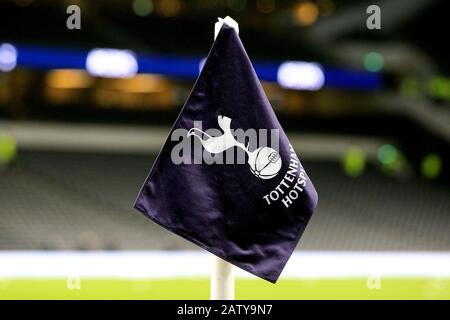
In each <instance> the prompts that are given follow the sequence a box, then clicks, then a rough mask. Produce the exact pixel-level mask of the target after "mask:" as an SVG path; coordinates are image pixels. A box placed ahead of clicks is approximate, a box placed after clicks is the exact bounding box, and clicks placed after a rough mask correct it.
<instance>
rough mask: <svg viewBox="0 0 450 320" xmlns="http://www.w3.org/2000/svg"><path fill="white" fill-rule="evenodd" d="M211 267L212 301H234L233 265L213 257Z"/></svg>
mask: <svg viewBox="0 0 450 320" xmlns="http://www.w3.org/2000/svg"><path fill="white" fill-rule="evenodd" d="M211 267H212V268H211V300H234V267H233V265H232V264H231V263H228V262H226V261H225V260H222V259H220V258H219V257H216V256H213V257H212V266H211Z"/></svg>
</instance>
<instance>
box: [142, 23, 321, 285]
mask: <svg viewBox="0 0 450 320" xmlns="http://www.w3.org/2000/svg"><path fill="white" fill-rule="evenodd" d="M299 76H301V75H299ZM208 130H210V132H209V131H208ZM239 130H240V131H239ZM264 130H265V131H264ZM238 133H240V134H241V136H239V134H238ZM246 133H247V135H246ZM255 137H256V138H255ZM239 155H241V156H242V159H240V160H241V161H238V160H239V159H238V158H239ZM317 199H318V198H317V192H316V190H315V188H314V186H313V184H312V182H311V180H310V179H309V177H308V175H307V174H306V172H305V170H304V168H303V166H302V165H301V163H300V161H299V159H298V157H297V155H296V153H295V151H294V149H293V148H292V146H291V145H290V143H289V140H288V138H287V136H286V134H285V133H284V131H283V129H282V127H281V125H280V124H279V122H278V120H277V118H276V116H275V113H274V111H273V110H272V107H271V106H270V103H269V101H268V99H267V97H266V95H265V93H264V91H263V89H262V87H261V84H260V82H259V80H258V77H257V75H256V73H255V71H254V69H253V66H252V64H251V62H250V59H249V58H248V56H247V53H246V52H245V49H244V47H243V45H242V43H241V40H240V39H239V36H238V34H237V33H236V31H235V30H234V29H233V28H232V27H230V26H228V25H227V24H225V23H224V24H223V26H222V28H221V29H220V32H219V34H218V36H217V39H216V40H215V42H214V44H213V46H212V48H211V50H210V52H209V55H208V57H207V59H206V61H205V63H204V66H203V68H202V70H201V73H200V75H199V78H198V79H197V81H196V83H195V85H194V88H193V89H192V91H191V94H190V96H189V98H188V99H187V101H186V103H185V105H184V107H183V108H182V110H181V113H180V115H179V116H178V118H177V120H176V122H175V124H174V126H173V128H172V130H171V132H170V134H169V137H168V139H167V141H166V142H165V144H164V146H163V148H162V150H161V151H160V153H159V155H158V157H157V158H156V160H155V163H154V164H153V167H152V168H151V170H150V173H149V175H148V177H147V179H146V181H145V182H144V185H143V186H142V188H141V190H140V192H139V195H138V197H137V199H136V202H135V205H134V207H135V208H136V209H137V210H139V211H140V212H142V213H143V214H144V215H145V216H147V217H148V218H150V219H151V220H153V221H155V222H156V223H158V224H159V225H161V226H163V227H165V228H166V229H168V230H170V231H172V232H174V233H176V234H177V235H179V236H182V237H183V238H185V239H187V240H189V241H191V242H193V243H195V244H197V245H198V246H200V247H202V248H203V249H206V250H208V251H209V252H211V253H213V254H215V255H216V256H218V257H220V258H222V259H224V260H226V261H228V262H230V263H232V264H234V265H235V266H237V267H239V268H242V269H244V270H246V271H248V272H250V273H252V274H254V275H256V276H258V277H261V278H263V279H265V280H268V281H270V282H273V283H275V282H276V281H277V279H278V278H279V276H280V274H281V271H282V270H283V268H284V266H285V265H286V263H287V261H288V259H289V257H290V256H291V254H292V252H293V250H294V249H295V247H296V245H297V243H298V241H299V239H300V237H301V235H302V233H303V231H304V229H305V228H306V225H307V223H308V221H309V219H310V217H311V215H312V214H313V212H314V209H315V207H316V205H317Z"/></svg>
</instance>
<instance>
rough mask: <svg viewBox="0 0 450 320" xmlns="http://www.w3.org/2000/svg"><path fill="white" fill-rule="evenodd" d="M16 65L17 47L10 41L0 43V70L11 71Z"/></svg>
mask: <svg viewBox="0 0 450 320" xmlns="http://www.w3.org/2000/svg"><path fill="white" fill-rule="evenodd" d="M16 65H17V49H16V47H14V46H13V45H12V44H10V43H2V44H0V71H3V72H9V71H12V70H13V69H14V68H15V67H16Z"/></svg>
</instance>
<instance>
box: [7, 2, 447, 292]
mask: <svg viewBox="0 0 450 320" xmlns="http://www.w3.org/2000/svg"><path fill="white" fill-rule="evenodd" d="M71 4H76V5H78V6H79V7H80V8H81V30H68V29H67V28H66V19H67V18H68V16H69V15H68V14H67V13H66V8H67V6H69V5H71ZM370 4H377V5H379V6H380V8H381V26H382V29H381V30H368V29H367V28H366V19H367V17H368V15H367V14H366V8H367V6H368V5H370ZM448 12H450V8H448V3H447V1H443V0H442V1H427V0H408V1H406V0H390V1H376V2H374V3H372V2H366V1H353V0H340V1H338V0H296V1H294V0H292V1H275V0H207V1H206V0H204V1H202V0H192V1H180V0H110V1H100V0H98V1H87V0H85V1H82V0H71V1H54V0H53V1H50V0H1V1H0V299H15V298H62V299H64V298H100V299H101V298H138V299H153V298H169V299H170V298H174V299H178V298H185V299H188V298H208V294H209V290H208V280H207V277H208V258H209V257H208V255H207V254H206V253H204V252H202V251H200V250H199V249H198V248H197V247H195V246H194V245H191V244H190V243H188V242H186V241H184V240H182V239H181V238H178V237H177V236H174V235H172V234H171V233H169V232H167V231H166V230H163V229H162V228H160V227H159V226H157V225H156V224H153V223H152V222H150V221H147V220H146V219H145V218H144V217H143V216H141V215H140V214H139V213H137V212H135V211H134V210H132V204H133V202H134V199H135V197H136V195H137V193H138V190H139V188H140V186H141V184H142V182H143V180H144V179H145V176H146V174H147V173H148V170H149V169H150V167H151V165H152V162H153V160H154V158H155V157H156V155H157V153H158V151H159V149H160V148H161V146H162V144H163V142H164V139H165V138H166V136H167V134H168V132H169V130H170V126H171V125H172V123H173V121H174V120H175V118H176V116H177V113H178V112H179V111H180V108H181V107H182V105H183V103H184V101H185V99H186V98H187V96H188V94H189V91H190V89H191V87H192V86H193V83H194V81H195V79H196V77H197V75H198V73H199V70H200V67H201V62H202V60H203V59H204V57H205V56H206V54H207V53H208V50H209V48H210V46H211V44H212V41H213V24H214V22H215V21H216V19H217V17H224V16H226V15H230V16H232V17H233V18H235V19H236V20H237V21H238V22H239V26H240V36H241V39H242V41H243V43H244V45H245V47H246V49H247V52H248V54H249V56H250V58H251V59H252V61H253V63H254V66H255V68H256V71H257V73H258V76H259V77H260V79H261V81H262V83H263V87H264V89H265V91H266V93H267V95H268V98H269V100H270V101H271V103H272V106H273V107H274V109H275V111H276V112H277V115H278V117H279V119H280V122H281V123H282V125H283V126H284V128H285V130H286V131H287V132H288V136H289V137H290V138H291V141H292V143H293V144H294V147H295V148H296V150H297V152H298V154H299V156H300V159H301V160H302V162H303V164H304V167H305V168H306V169H307V171H308V173H309V175H310V177H311V179H312V180H313V181H314V184H315V185H316V188H317V189H318V191H319V195H320V200H319V206H318V210H317V212H316V213H315V215H314V216H313V218H312V220H311V222H310V225H309V227H308V228H307V230H306V232H305V234H304V237H303V238H302V240H301V242H300V244H299V246H298V251H297V253H296V254H295V255H294V256H293V258H292V260H291V261H290V262H289V264H288V266H287V268H286V272H285V273H284V274H283V276H282V278H281V280H280V282H279V284H277V285H275V286H273V285H271V284H267V283H265V282H264V281H262V280H257V279H255V278H253V277H249V276H247V275H245V274H244V273H238V276H239V280H238V282H237V286H236V295H237V298H250V299H251V298H269V299H277V298H282V299H283V298H284V299H296V298H304V299H312V298H338V299H339V298H343V299H344V298H369V299H370V298H375V299H379V298H415V299H421V298H425V299H427V298H439V299H440V298H443V299H450V252H449V250H450V148H449V146H450V108H449V106H450V65H449V59H448V56H449V51H448V49H446V48H447V46H446V45H445V44H444V43H443V42H445V36H444V35H445V33H446V31H447V30H448V26H447V20H446V17H447V14H448ZM105 48H108V50H105Z"/></svg>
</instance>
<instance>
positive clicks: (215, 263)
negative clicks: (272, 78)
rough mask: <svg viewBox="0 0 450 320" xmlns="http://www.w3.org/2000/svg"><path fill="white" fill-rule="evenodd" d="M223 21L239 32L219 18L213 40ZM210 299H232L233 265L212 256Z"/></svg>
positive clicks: (226, 21)
mask: <svg viewBox="0 0 450 320" xmlns="http://www.w3.org/2000/svg"><path fill="white" fill-rule="evenodd" d="M223 23H226V24H228V25H229V26H231V27H233V28H234V29H235V30H236V32H239V27H238V24H237V22H236V21H234V20H233V19H231V18H230V17H226V18H225V19H222V18H219V21H218V22H216V24H215V27H214V40H215V39H216V38H217V35H218V34H219V31H220V28H221V27H222V25H223ZM210 281H211V287H210V289H211V292H210V295H211V300H234V267H233V265H232V264H231V263H228V262H226V261H225V260H222V259H220V258H219V257H216V256H214V255H213V256H212V266H211V280H210Z"/></svg>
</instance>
